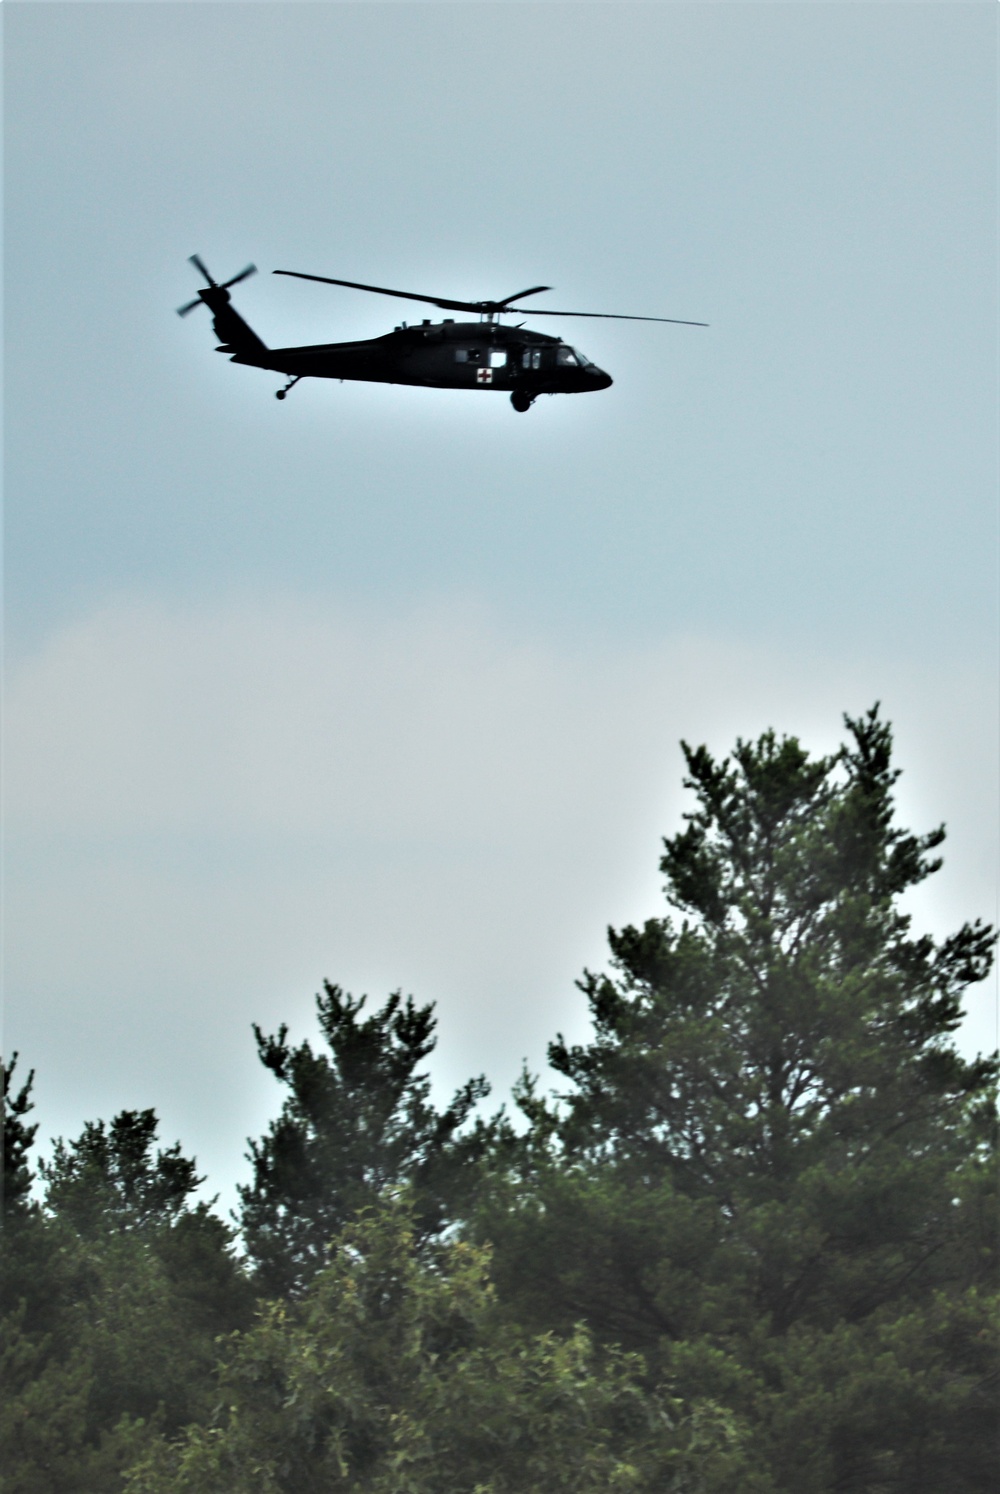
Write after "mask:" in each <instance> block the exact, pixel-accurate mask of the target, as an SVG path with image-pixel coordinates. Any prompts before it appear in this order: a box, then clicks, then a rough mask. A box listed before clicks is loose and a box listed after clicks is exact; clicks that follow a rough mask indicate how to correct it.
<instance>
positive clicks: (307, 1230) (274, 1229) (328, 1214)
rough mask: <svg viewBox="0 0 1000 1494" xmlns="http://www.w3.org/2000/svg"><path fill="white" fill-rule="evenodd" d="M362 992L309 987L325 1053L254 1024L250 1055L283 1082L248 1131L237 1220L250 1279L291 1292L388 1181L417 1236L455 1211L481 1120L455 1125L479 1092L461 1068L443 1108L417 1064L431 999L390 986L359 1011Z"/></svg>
mask: <svg viewBox="0 0 1000 1494" xmlns="http://www.w3.org/2000/svg"><path fill="white" fill-rule="evenodd" d="M364 1006H365V998H364V997H361V998H355V997H352V996H350V995H348V994H347V993H346V992H345V991H343V990H342V989H341V988H340V987H339V986H335V985H331V984H330V983H329V982H327V983H326V985H325V987H324V990H323V992H322V993H321V994H320V995H319V996H317V998H316V1007H317V1013H318V1017H319V1025H320V1030H321V1032H322V1034H323V1038H324V1040H325V1042H326V1045H327V1048H328V1050H329V1051H328V1053H323V1052H314V1051H313V1049H312V1047H311V1046H310V1044H309V1043H308V1042H304V1043H302V1044H300V1046H299V1047H297V1048H293V1047H291V1045H290V1044H289V1042H288V1039H287V1029H286V1028H285V1027H282V1028H281V1029H280V1031H279V1032H278V1033H277V1035H276V1036H272V1037H265V1036H264V1035H263V1033H262V1032H261V1030H260V1028H259V1027H255V1028H254V1034H255V1036H256V1039H257V1048H258V1052H259V1054H260V1059H261V1062H262V1063H263V1064H264V1065H265V1066H266V1067H267V1068H268V1069H270V1070H271V1072H272V1073H273V1074H274V1075H275V1077H276V1078H277V1079H278V1080H279V1081H280V1082H281V1083H282V1084H283V1085H284V1086H285V1087H286V1089H287V1096H286V1099H285V1102H284V1105H283V1106H282V1110H281V1114H280V1116H279V1117H278V1119H277V1120H276V1121H273V1122H272V1124H271V1126H270V1128H269V1131H268V1134H267V1135H266V1136H265V1137H264V1138H263V1140H261V1141H259V1142H251V1143H250V1147H251V1153H250V1155H251V1161H252V1163H253V1173H254V1176H253V1182H252V1183H251V1184H249V1185H248V1186H245V1187H242V1188H241V1189H240V1198H241V1204H242V1208H241V1225H242V1231H243V1238H244V1241H245V1243H246V1248H247V1252H248V1255H249V1257H250V1259H251V1261H252V1262H253V1263H254V1266H255V1268H256V1279H257V1283H258V1285H259V1287H260V1289H261V1290H262V1291H263V1292H264V1293H265V1294H266V1295H269V1296H280V1295H284V1294H287V1293H289V1292H294V1291H299V1290H301V1289H302V1288H303V1286H304V1285H305V1284H306V1283H307V1282H308V1281H309V1280H310V1279H311V1278H312V1276H313V1275H314V1274H315V1272H316V1271H317V1270H319V1269H320V1268H321V1267H322V1266H323V1265H324V1264H325V1262H326V1260H327V1258H328V1246H329V1243H330V1241H331V1240H332V1238H333V1237H334V1235H336V1234H337V1233H339V1231H340V1230H341V1229H342V1228H343V1227H344V1225H345V1224H347V1223H348V1222H349V1221H350V1220H351V1219H352V1218H353V1217H354V1215H355V1213H356V1212H357V1211H358V1209H362V1208H365V1207H367V1206H368V1205H370V1204H373V1203H375V1202H376V1201H377V1200H378V1199H379V1198H380V1197H381V1196H382V1195H383V1194H384V1192H385V1190H386V1189H387V1188H392V1187H398V1186H400V1185H403V1184H405V1185H407V1186H409V1187H410V1188H411V1189H412V1191H413V1197H414V1207H415V1220H416V1223H417V1227H418V1229H419V1232H420V1234H421V1235H422V1236H424V1237H427V1236H432V1235H434V1234H436V1233H439V1232H440V1231H441V1230H442V1229H443V1228H445V1227H446V1226H447V1225H448V1224H450V1223H452V1222H453V1221H454V1219H455V1217H456V1211H457V1209H458V1207H459V1203H460V1200H461V1199H462V1197H463V1193H467V1191H468V1188H469V1187H471V1183H472V1168H471V1165H470V1164H471V1163H472V1162H473V1161H474V1160H475V1159H476V1158H477V1157H478V1156H480V1155H481V1154H482V1152H483V1149H484V1146H485V1143H486V1139H487V1137H488V1135H489V1131H488V1128H484V1127H483V1126H482V1125H480V1126H478V1127H476V1128H475V1129H474V1130H473V1132H472V1133H471V1135H464V1136H463V1135H460V1134H459V1132H460V1129H461V1127H462V1126H463V1125H464V1123H465V1122H466V1120H467V1119H468V1118H469V1116H470V1114H471V1112H472V1110H473V1109H474V1107H475V1105H476V1104H477V1102H478V1101H479V1100H481V1099H482V1098H483V1097H484V1096H485V1095H486V1094H488V1093H489V1086H488V1085H487V1084H486V1081H485V1080H484V1079H481V1078H480V1079H472V1080H470V1081H469V1082H468V1083H467V1084H466V1085H464V1086H463V1088H462V1089H460V1090H459V1091H458V1093H457V1094H456V1095H455V1097H454V1099H453V1100H452V1102H451V1104H450V1105H449V1106H448V1108H447V1109H446V1110H444V1111H443V1112H439V1111H437V1110H436V1109H435V1108H434V1106H433V1105H432V1104H431V1102H430V1098H429V1095H430V1079H429V1078H428V1076H427V1074H426V1073H421V1072H420V1065H421V1064H423V1062H424V1061H425V1060H426V1058H427V1057H428V1055H429V1054H430V1053H431V1052H432V1051H433V1048H434V1044H435V1041H436V1040H435V1037H434V1027H435V1019H434V1015H433V1008H432V1007H431V1006H415V1005H414V1003H413V1000H412V998H409V997H408V998H407V1000H406V1001H405V1002H404V1001H403V999H402V997H401V995H400V994H399V993H398V992H397V993H395V994H394V995H392V996H390V997H389V999H388V1000H387V1001H386V1003H385V1005H384V1006H383V1007H382V1008H381V1010H379V1011H377V1012H373V1013H372V1014H371V1016H368V1017H365V1016H363V1015H362V1013H363V1009H364Z"/></svg>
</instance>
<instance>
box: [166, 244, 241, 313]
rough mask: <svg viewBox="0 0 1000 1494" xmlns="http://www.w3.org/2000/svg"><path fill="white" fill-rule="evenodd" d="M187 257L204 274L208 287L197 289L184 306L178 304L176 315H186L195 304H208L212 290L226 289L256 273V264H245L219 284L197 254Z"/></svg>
mask: <svg viewBox="0 0 1000 1494" xmlns="http://www.w3.org/2000/svg"><path fill="white" fill-rule="evenodd" d="M189 259H190V262H191V264H193V265H194V267H195V269H196V270H198V271H200V273H201V274H202V275H204V277H205V279H206V280H207V281H208V287H207V289H206V290H203V291H199V292H198V294H197V295H196V296H195V298H194V300H193V301H188V302H187V303H186V305H184V306H178V308H177V315H178V316H187V314H188V312H189V311H193V310H194V308H195V307H196V306H207V305H210V304H211V303H210V302H209V296H210V295H211V294H212V292H213V291H215V292H218V291H227V290H228V289H229V287H230V286H231V285H239V283H240V281H241V280H246V279H247V278H248V276H250V275H256V273H257V266H256V265H247V267H246V269H245V270H241V271H240V273H239V274H238V275H234V276H233V278H232V280H224V281H223V282H222V284H221V285H219V283H218V282H217V281H216V280H213V279H212V277H211V275H210V274H209V273H208V270H207V269H206V268H205V266H204V264H203V263H202V261H201V259H200V258H199V256H198V255H197V254H192V255H190V256H189ZM224 299H225V300H226V301H228V300H229V297H228V296H225V297H224Z"/></svg>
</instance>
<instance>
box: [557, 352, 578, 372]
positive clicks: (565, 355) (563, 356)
mask: <svg viewBox="0 0 1000 1494" xmlns="http://www.w3.org/2000/svg"><path fill="white" fill-rule="evenodd" d="M556 362H557V363H561V364H562V365H563V366H564V367H565V366H566V365H567V364H568V365H569V367H570V368H578V367H579V366H580V360H579V358H578V357H577V356H576V354H575V353H574V351H573V349H572V348H567V347H561V348H560V349H559V351H558V353H557V354H556Z"/></svg>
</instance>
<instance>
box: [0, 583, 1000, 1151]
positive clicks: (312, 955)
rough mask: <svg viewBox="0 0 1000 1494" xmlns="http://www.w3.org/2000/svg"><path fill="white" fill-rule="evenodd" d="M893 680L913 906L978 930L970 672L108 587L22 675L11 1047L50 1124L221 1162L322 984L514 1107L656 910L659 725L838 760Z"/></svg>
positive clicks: (980, 868) (989, 796) (989, 869)
mask: <svg viewBox="0 0 1000 1494" xmlns="http://www.w3.org/2000/svg"><path fill="white" fill-rule="evenodd" d="M879 697H881V698H882V700H883V701H884V705H885V710H886V713H887V714H888V715H889V717H890V718H891V719H892V720H893V721H894V722H895V723H896V726H897V742H898V754H899V760H900V762H901V763H902V764H903V765H904V767H906V768H907V769H908V770H909V771H908V772H907V774H906V776H905V777H904V779H903V780H902V784H901V788H900V807H901V813H902V817H903V819H904V821H905V822H909V823H911V824H913V825H914V826H915V827H916V828H921V829H925V828H928V827H929V826H930V825H932V824H936V823H937V822H938V821H939V820H941V819H947V820H948V821H949V823H950V830H951V834H950V839H949V847H950V857H949V862H948V866H947V869H946V871H945V873H943V874H942V875H941V877H939V878H937V879H935V880H934V882H932V884H930V885H929V887H928V888H927V889H926V890H921V892H920V894H919V897H918V898H917V899H916V900H915V903H914V907H915V911H916V913H917V916H918V919H919V920H921V921H922V922H923V923H924V924H925V925H927V926H930V927H931V928H934V929H935V930H936V931H938V932H942V931H944V930H945V929H947V928H950V927H952V926H954V924H955V923H957V922H959V921H961V920H962V919H963V918H965V917H971V916H974V915H976V914H980V915H982V916H985V917H987V918H993V917H994V916H995V902H994V899H995V890H994V886H995V876H994V860H993V846H994V844H995V840H996V786H995V775H994V772H993V766H992V765H993V763H994V761H995V746H996V743H995V730H996V728H995V722H996V709H995V689H994V687H993V685H992V682H990V681H987V680H985V679H983V678H979V677H977V676H976V674H975V672H974V671H972V670H969V669H963V668H961V667H959V668H955V669H953V670H951V671H943V670H942V671H940V672H939V673H937V674H936V675H935V676H934V677H930V676H929V675H928V674H926V673H925V674H922V675H918V674H916V673H914V672H913V671H912V669H907V668H906V667H904V666H903V665H900V664H899V663H898V662H894V661H893V660H892V659H888V658H885V659H874V658H868V659H859V658H856V657H854V658H842V659H831V658H821V657H817V656H815V655H813V656H807V655H805V654H804V653H800V652H796V650H795V649H794V648H792V647H776V646H766V645H763V644H761V645H758V646H750V645H746V644H740V643H736V642H734V641H732V640H728V639H725V638H709V637H704V636H702V637H699V636H693V635H687V636H677V637H671V638H666V639H663V640H662V641H660V642H659V643H657V644H655V645H643V646H640V645H637V644H633V645H625V644H621V643H616V644H614V645H610V644H609V645H607V646H602V645H600V644H597V643H594V642H593V640H591V641H589V642H581V643H580V644H578V645H577V646H569V645H567V644H565V643H557V642H553V641H551V640H545V639H540V638H525V637H517V636H513V635H511V634H510V633H509V632H507V631H505V630H504V628H503V627H502V626H501V625H500V624H498V623H497V622H496V621H495V620H491V619H490V618H489V617H488V616H487V615H485V614H484V613H483V612H481V611H477V610H476V609H475V608H474V607H469V606H465V605H461V604H457V603H456V604H446V603H443V604H441V605H439V606H437V607H427V608H424V609H422V610H419V609H418V610H415V611H413V612H411V613H410V614H408V615H406V616H397V617H395V618H389V619H387V618H385V617H375V616H374V615H368V614H364V613H363V612H360V611H357V610H354V611H352V610H350V609H346V608H344V609H341V608H338V607H336V606H334V605H331V604H329V603H327V602H321V601H318V600H316V601H311V602H309V601H305V602H304V601H301V600H292V599H289V598H281V597H272V598H270V599H268V600H260V599H251V598H243V599H239V598H231V599H229V600H228V601H227V602H224V603H214V604H211V605H209V604H197V603H191V604H189V605H185V606H174V607H168V606H165V605H161V604H157V603H154V602H150V601H144V600H137V599H119V600H118V601H116V602H114V603H111V604H108V605H106V606H104V607H103V608H102V609H100V610H98V611H95V612H93V613H91V614H90V615H87V616H84V617H81V618H79V619H77V620H76V621H75V622H74V623H73V624H72V625H70V626H67V627H64V628H63V629H61V630H60V631H58V632H57V633H55V634H53V635H52V636H51V637H50V638H49V639H48V641H47V642H46V643H45V645H44V646H43V647H42V648H40V649H39V650H37V651H36V652H35V653H34V654H33V655H31V656H30V657H28V658H26V659H24V660H23V661H22V662H21V663H20V664H18V665H17V666H16V667H14V668H13V669H12V671H11V678H10V681H9V685H8V710H7V722H8V724H7V736H8V743H9V746H8V753H7V792H8V804H9V813H8V868H9V873H8V876H9V891H8V922H9V927H10V935H9V939H8V958H7V991H8V1012H7V1025H8V1033H9V1037H10V1038H13V1039H14V1043H15V1045H20V1046H21V1047H22V1048H23V1050H24V1053H25V1059H26V1061H27V1062H28V1063H33V1064H36V1065H37V1066H38V1068H39V1070H40V1085H41V1086H42V1089H41V1090H40V1093H41V1094H42V1095H43V1099H44V1105H45V1110H46V1115H47V1118H48V1120H49V1123H50V1125H51V1127H52V1128H53V1129H56V1130H58V1129H72V1128H73V1127H74V1126H75V1125H78V1124H79V1122H80V1120H82V1119H83V1118H84V1117H85V1116H89V1117H93V1116H94V1115H97V1114H103V1115H106V1114H109V1113H111V1111H113V1110H114V1109H117V1108H120V1107H121V1106H123V1105H127V1104H131V1105H138V1104H143V1105H145V1104H156V1105H157V1106H158V1108H159V1109H160V1110H161V1112H163V1113H164V1115H165V1119H166V1120H167V1121H168V1123H170V1122H172V1123H173V1125H174V1126H175V1128H176V1129H177V1130H179V1131H180V1132H181V1133H182V1134H183V1135H184V1136H185V1138H186V1140H187V1142H188V1144H189V1145H192V1146H195V1147H196V1149H197V1150H198V1151H199V1153H200V1154H201V1156H202V1158H203V1160H204V1161H207V1163H208V1164H209V1166H210V1167H211V1168H212V1171H213V1174H214V1176H215V1177H216V1178H218V1177H219V1174H220V1172H221V1173H223V1174H227V1176H228V1177H229V1178H230V1179H231V1177H232V1175H233V1174H234V1172H235V1170H236V1166H237V1157H238V1155H239V1151H240V1149H241V1143H242V1139H243V1137H244V1136H245V1135H246V1134H247V1133H248V1132H254V1131H259V1129H260V1128H261V1126H262V1124H263V1121H264V1118H265V1117H266V1115H267V1114H268V1113H273V1109H274V1106H275V1098H276V1097H275V1095H274V1094H273V1093H271V1091H270V1089H269V1086H268V1082H265V1080H264V1079H263V1078H262V1077H261V1076H259V1075H257V1073H256V1071H255V1066H254V1060H253V1057H252V1045H251V1043H250V1041H249V1024H250V1022H251V1021H253V1020H257V1021H261V1022H263V1023H264V1024H265V1025H267V1024H269V1023H270V1024H276V1023H278V1022H280V1021H282V1020H287V1021H289V1022H290V1023H291V1024H292V1026H293V1031H296V1032H304V1031H305V1030H307V1028H308V1025H309V1015H310V1009H311V997H312V993H313V992H314V991H315V989H316V988H317V987H318V986H319V983H320V981H321V980H322V978H323V977H329V978H331V979H335V980H341V981H343V982H344V983H345V984H347V985H348V986H350V987H352V988H354V989H367V990H370V991H371V992H372V995H373V997H376V998H377V997H380V996H381V995H382V994H383V993H384V992H386V991H387V990H389V989H390V988H392V987H394V986H397V985H402V986H403V987H404V988H405V989H407V990H412V991H413V992H414V993H415V995H417V997H418V998H420V999H422V1000H436V1001H437V1002H438V1007H439V1015H440V1020H441V1047H440V1050H439V1062H438V1067H437V1070H436V1073H437V1075H438V1078H439V1080H440V1082H441V1084H442V1086H443V1087H450V1086H451V1085H452V1084H454V1083H458V1082H460V1081H461V1080H462V1079H463V1078H464V1077H466V1076H467V1075H468V1074H469V1073H471V1072H474V1071H479V1070H483V1069H485V1070H486V1071H487V1072H488V1073H489V1074H490V1075H491V1077H492V1078H493V1079H494V1080H495V1081H496V1084H497V1088H498V1091H499V1093H501V1094H502V1093H503V1092H505V1091H506V1089H507V1087H508V1085H509V1083H510V1081H511V1079H512V1078H513V1076H514V1074H515V1072H516V1070H517V1067H518V1065H519V1063H520V1060H521V1059H522V1057H528V1059H529V1061H530V1062H531V1064H532V1065H533V1066H534V1067H535V1068H538V1067H540V1066H541V1065H542V1064H543V1062H544V1053H545V1044H546V1041H547V1040H548V1039H549V1038H550V1037H551V1036H552V1035H553V1034H554V1032H555V1031H556V1030H557V1029H559V1028H561V1029H563V1030H565V1031H566V1032H567V1033H569V1034H572V1035H577V1036H579V1035H582V1034H583V1032H584V1031H585V1014H584V1012H583V1011H582V1009H581V1005H580V1000H579V996H578V993H576V992H575V990H574V986H573V980H574V977H575V976H576V975H578V974H579V972H580V969H581V967H582V966H583V965H584V964H585V963H590V964H592V965H594V964H599V963H600V962H601V961H602V958H603V947H604V929H605V927H606V925H607V923H608V922H614V923H619V922H622V921H625V920H628V919H641V918H642V917H645V916H648V915H650V914H651V913H654V912H656V911H657V910H658V909H659V907H660V906H661V899H660V894H659V886H658V884H659V877H658V875H657V871H656V862H657V855H658V848H659V839H660V836H661V835H662V834H663V833H665V832H667V831H669V830H671V829H672V828H674V827H675V826H676V824H677V822H678V819H679V815H680V813H681V812H682V809H683V807H684V796H683V793H682V790H681V784H680V780H681V776H682V771H681V770H682V765H681V759H680V754H679V752H678V750H677V741H678V738H680V737H681V736H684V737H685V738H687V739H689V740H696V741H701V740H705V741H708V742H709V743H710V745H711V746H712V747H713V748H715V749H716V750H719V751H724V750H726V748H728V747H729V746H730V745H731V744H732V742H733V740H734V738H735V737H736V736H737V735H743V736H750V735H753V734H754V733H756V732H758V731H760V730H762V729H763V728H764V727H766V726H768V725H771V724H773V725H774V726H776V727H777V728H778V729H779V730H785V731H791V732H794V733H796V734H798V735H800V736H801V737H803V739H804V740H805V741H806V743H807V745H808V746H809V747H810V748H812V749H814V750H817V751H821V750H828V749H829V748H831V747H833V746H834V745H835V744H836V743H837V742H838V741H839V740H840V739H841V736H842V726H841V712H842V710H844V709H845V708H846V709H848V710H850V711H852V712H859V711H861V710H864V709H865V708H866V707H867V706H868V705H869V704H870V703H871V702H872V701H873V700H874V699H876V698H879ZM988 1006H989V1003H988V1001H987V1002H985V1003H983V1004H982V1006H981V1015H980V1016H979V1018H978V1019H977V1020H976V1021H975V1022H974V1023H973V1025H972V1028H971V1029H970V1035H969V1040H970V1042H972V1043H973V1045H976V1044H978V1045H990V1044H991V1042H992V1018H991V1017H990V1016H989V1014H988V1011H987V1008H988ZM209 1100H210V1103H209ZM43 1118H46V1117H43Z"/></svg>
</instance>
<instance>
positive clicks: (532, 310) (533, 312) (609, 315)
mask: <svg viewBox="0 0 1000 1494" xmlns="http://www.w3.org/2000/svg"><path fill="white" fill-rule="evenodd" d="M504 311H505V312H509V311H513V312H518V311H523V312H524V314H525V316H530V317H536V316H587V317H599V318H600V319H601V320H602V321H612V322H671V323H672V324H673V325H674V326H676V327H709V326H711V323H710V322H685V321H682V320H681V318H680V317H678V316H623V315H622V313H621V312H619V311H542V310H540V308H539V307H537V306H507V305H505V306H504Z"/></svg>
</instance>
